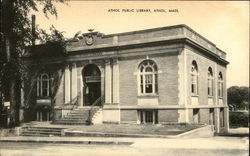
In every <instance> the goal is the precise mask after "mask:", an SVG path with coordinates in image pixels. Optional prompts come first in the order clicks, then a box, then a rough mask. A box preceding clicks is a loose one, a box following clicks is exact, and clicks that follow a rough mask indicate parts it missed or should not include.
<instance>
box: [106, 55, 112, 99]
mask: <svg viewBox="0 0 250 156" xmlns="http://www.w3.org/2000/svg"><path fill="white" fill-rule="evenodd" d="M111 80H112V78H111V63H110V60H109V59H107V60H105V103H106V104H111V103H112V101H111V100H112V99H111Z"/></svg>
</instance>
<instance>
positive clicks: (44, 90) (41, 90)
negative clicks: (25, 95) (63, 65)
mask: <svg viewBox="0 0 250 156" xmlns="http://www.w3.org/2000/svg"><path fill="white" fill-rule="evenodd" d="M37 96H38V97H48V96H49V75H48V74H46V73H42V74H40V75H39V76H38V77H37Z"/></svg>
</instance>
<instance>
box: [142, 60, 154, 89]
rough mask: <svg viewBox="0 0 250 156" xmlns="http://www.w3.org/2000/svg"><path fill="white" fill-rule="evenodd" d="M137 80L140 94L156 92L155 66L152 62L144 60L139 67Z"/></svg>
mask: <svg viewBox="0 0 250 156" xmlns="http://www.w3.org/2000/svg"><path fill="white" fill-rule="evenodd" d="M139 79H140V80H139V82H140V93H141V94H156V93H157V92H158V84H157V66H156V64H155V63H154V62H153V61H152V60H145V61H143V62H142V63H141V64H140V65H139Z"/></svg>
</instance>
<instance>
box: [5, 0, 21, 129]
mask: <svg viewBox="0 0 250 156" xmlns="http://www.w3.org/2000/svg"><path fill="white" fill-rule="evenodd" d="M3 5H4V7H3V8H4V13H5V14H4V22H5V23H4V35H5V54H6V60H7V63H8V64H9V66H8V67H9V69H8V70H11V72H13V71H16V70H13V68H15V67H14V66H13V64H14V61H15V59H14V58H15V57H16V55H15V52H16V51H15V48H14V47H15V46H14V45H13V41H12V40H11V36H12V29H13V17H14V11H13V5H14V2H13V0H4V1H3ZM9 74H10V79H9V82H6V83H9V86H10V87H9V94H10V95H9V96H10V97H9V100H10V111H9V114H8V118H9V123H8V124H9V125H8V126H10V127H13V126H16V125H18V110H17V94H16V89H17V87H16V85H17V81H16V76H15V73H9Z"/></svg>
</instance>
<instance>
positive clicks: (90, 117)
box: [88, 96, 104, 124]
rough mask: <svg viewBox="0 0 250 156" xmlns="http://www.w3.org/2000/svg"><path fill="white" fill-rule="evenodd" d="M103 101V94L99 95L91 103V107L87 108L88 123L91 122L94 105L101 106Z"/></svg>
mask: <svg viewBox="0 0 250 156" xmlns="http://www.w3.org/2000/svg"><path fill="white" fill-rule="evenodd" d="M103 103H104V96H100V97H99V98H98V99H96V100H95V102H94V103H93V104H92V105H91V108H90V109H89V116H88V124H92V118H93V116H94V114H95V113H93V111H94V109H95V106H97V105H100V106H103Z"/></svg>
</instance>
